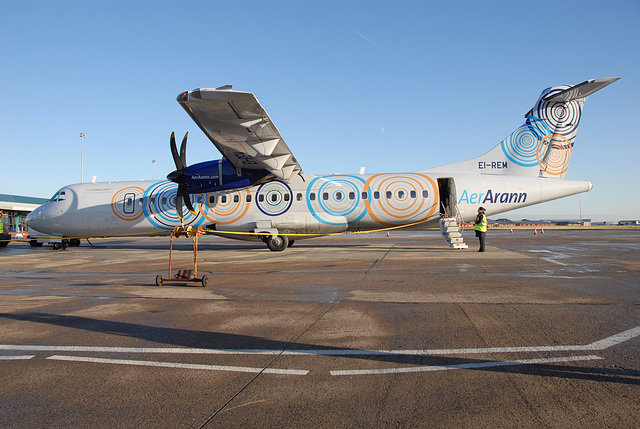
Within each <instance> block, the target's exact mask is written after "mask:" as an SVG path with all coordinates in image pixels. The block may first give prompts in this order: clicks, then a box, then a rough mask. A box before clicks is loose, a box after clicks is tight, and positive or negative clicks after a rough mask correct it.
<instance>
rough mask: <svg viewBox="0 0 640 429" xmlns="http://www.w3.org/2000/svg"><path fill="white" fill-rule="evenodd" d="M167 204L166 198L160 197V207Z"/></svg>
mask: <svg viewBox="0 0 640 429" xmlns="http://www.w3.org/2000/svg"><path fill="white" fill-rule="evenodd" d="M165 204H167V197H162V205H165Z"/></svg>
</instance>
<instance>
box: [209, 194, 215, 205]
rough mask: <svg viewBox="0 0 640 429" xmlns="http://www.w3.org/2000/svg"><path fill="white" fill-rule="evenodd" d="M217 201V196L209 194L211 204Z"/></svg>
mask: <svg viewBox="0 0 640 429" xmlns="http://www.w3.org/2000/svg"><path fill="white" fill-rule="evenodd" d="M215 203H216V196H215V195H209V204H215Z"/></svg>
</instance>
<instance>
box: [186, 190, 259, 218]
mask: <svg viewBox="0 0 640 429" xmlns="http://www.w3.org/2000/svg"><path fill="white" fill-rule="evenodd" d="M247 195H251V191H249V190H248V189H243V190H230V191H228V192H219V193H217V194H215V202H214V203H210V202H209V199H207V200H206V202H205V203H204V204H198V205H199V207H200V212H201V213H202V215H203V216H204V217H205V218H206V219H207V220H209V221H210V222H213V223H215V224H218V225H229V224H232V223H234V222H236V221H238V220H239V219H242V218H243V217H244V215H245V214H247V212H248V211H249V206H250V205H251V203H250V202H247ZM236 196H237V197H238V201H237V202H236V201H235V197H236Z"/></svg>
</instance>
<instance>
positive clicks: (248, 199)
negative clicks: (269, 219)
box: [247, 195, 251, 203]
mask: <svg viewBox="0 0 640 429" xmlns="http://www.w3.org/2000/svg"><path fill="white" fill-rule="evenodd" d="M247 202H248V203H250V202H251V195H247Z"/></svg>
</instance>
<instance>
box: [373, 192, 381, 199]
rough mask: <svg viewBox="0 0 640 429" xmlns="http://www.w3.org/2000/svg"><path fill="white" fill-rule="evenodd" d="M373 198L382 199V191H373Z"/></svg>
mask: <svg viewBox="0 0 640 429" xmlns="http://www.w3.org/2000/svg"><path fill="white" fill-rule="evenodd" d="M373 198H375V199H376V200H379V199H380V192H378V191H375V192H374V193H373Z"/></svg>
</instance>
